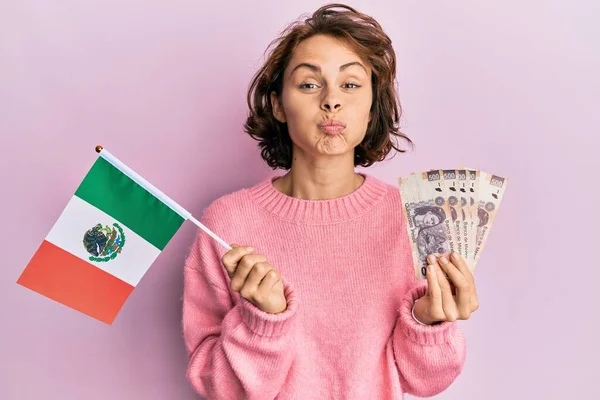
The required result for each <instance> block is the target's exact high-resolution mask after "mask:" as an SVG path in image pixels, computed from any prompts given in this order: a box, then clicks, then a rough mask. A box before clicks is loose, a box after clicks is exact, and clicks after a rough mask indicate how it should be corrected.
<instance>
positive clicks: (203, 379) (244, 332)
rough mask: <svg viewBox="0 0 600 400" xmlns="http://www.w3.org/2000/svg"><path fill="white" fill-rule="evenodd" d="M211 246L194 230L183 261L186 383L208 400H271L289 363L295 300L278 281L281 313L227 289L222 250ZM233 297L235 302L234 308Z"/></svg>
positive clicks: (210, 241)
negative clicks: (283, 302) (283, 301)
mask: <svg viewBox="0 0 600 400" xmlns="http://www.w3.org/2000/svg"><path fill="white" fill-rule="evenodd" d="M209 222H210V221H207V220H204V221H203V224H205V225H206V226H209ZM209 229H211V230H212V228H209ZM217 246H220V245H219V244H218V243H217V242H216V241H215V240H214V239H212V238H211V237H210V236H209V235H208V234H206V233H205V232H204V231H201V230H200V231H199V232H198V234H197V236H196V238H195V240H194V243H193V246H192V248H191V250H190V252H189V255H188V256H187V259H186V261H185V266H184V293H183V321H182V325H183V335H184V339H185V345H186V349H187V353H188V358H189V363H188V368H187V379H188V380H189V382H190V383H191V385H192V387H193V388H194V390H195V391H196V392H197V393H199V394H200V395H202V396H204V397H206V398H207V399H211V400H213V399H215V400H217V399H261V400H263V399H273V398H275V397H276V396H277V394H278V393H279V391H280V390H281V388H282V387H283V384H284V382H285V379H286V376H287V374H288V371H289V369H290V367H291V365H292V363H293V361H294V359H295V348H294V345H293V343H294V340H293V335H294V332H295V329H294V320H295V315H296V310H297V307H298V302H297V299H296V296H295V294H294V291H293V289H292V288H291V287H290V285H289V284H287V283H286V282H285V281H284V290H285V296H286V299H287V303H288V306H287V309H286V310H285V311H284V312H282V313H280V314H269V313H266V312H263V311H262V310H260V309H259V308H258V307H256V306H254V304H252V303H251V302H249V301H247V300H246V299H244V298H243V297H241V296H240V295H239V294H238V293H236V292H232V291H230V290H229V284H228V276H227V274H224V273H223V272H222V271H220V269H221V268H223V269H224V267H223V266H222V264H221V257H222V255H221V253H224V249H223V251H219V250H220V248H219V247H217ZM233 296H236V298H237V299H239V300H238V301H237V304H236V302H234V301H233Z"/></svg>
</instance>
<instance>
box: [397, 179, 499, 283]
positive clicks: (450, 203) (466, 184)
mask: <svg viewBox="0 0 600 400" xmlns="http://www.w3.org/2000/svg"><path fill="white" fill-rule="evenodd" d="M507 184H508V179H506V178H502V177H500V176H497V175H493V174H490V173H487V172H484V171H479V170H475V169H470V168H466V167H464V168H460V169H440V170H430V171H426V172H419V173H412V174H410V175H409V176H405V177H400V178H398V185H399V186H400V194H401V196H402V204H403V207H404V212H403V213H402V214H403V215H404V219H405V222H406V224H405V225H406V229H407V231H408V236H409V241H410V244H411V247H412V256H413V261H414V264H415V265H414V267H415V275H416V277H417V278H418V279H425V272H426V269H425V268H426V266H427V260H426V259H427V256H428V255H429V254H443V253H449V252H451V251H456V252H457V253H459V254H460V255H461V256H462V257H463V258H464V259H465V260H466V262H467V265H468V266H469V269H470V270H471V272H473V271H474V270H475V266H476V265H477V262H478V260H479V257H480V256H481V252H482V250H483V247H484V246H485V243H486V241H487V238H488V237H489V234H490V230H491V228H492V224H493V223H494V220H495V218H496V215H497V214H498V209H499V208H500V203H501V202H502V198H503V196H504V191H505V189H506V185H507Z"/></svg>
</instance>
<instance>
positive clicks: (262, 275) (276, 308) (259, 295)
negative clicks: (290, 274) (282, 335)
mask: <svg viewBox="0 0 600 400" xmlns="http://www.w3.org/2000/svg"><path fill="white" fill-rule="evenodd" d="M231 247H232V249H231V250H229V251H228V252H227V253H225V254H224V255H223V257H222V258H221V262H222V263H223V266H224V267H225V269H226V270H227V273H228V274H229V278H231V290H233V291H234V292H239V293H240V295H241V296H242V297H243V298H245V299H246V300H248V301H250V302H251V303H252V304H254V305H255V306H256V307H258V308H259V309H261V310H262V311H264V312H266V313H269V314H278V313H281V312H284V311H285V310H286V309H287V300H286V298H285V294H284V292H283V282H282V280H281V276H280V275H279V272H277V270H275V269H274V268H273V267H272V266H271V265H270V264H269V262H268V261H267V257H265V256H264V255H262V254H254V249H253V248H251V247H247V246H239V245H237V244H232V245H231Z"/></svg>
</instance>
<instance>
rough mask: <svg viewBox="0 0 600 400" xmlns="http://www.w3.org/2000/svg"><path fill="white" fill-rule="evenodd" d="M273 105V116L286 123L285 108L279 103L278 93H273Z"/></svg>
mask: <svg viewBox="0 0 600 400" xmlns="http://www.w3.org/2000/svg"><path fill="white" fill-rule="evenodd" d="M271 105H272V106H273V116H274V117H275V119H276V120H277V121H279V122H281V123H282V124H283V123H285V122H286V118H285V111H284V110H283V106H282V104H281V102H280V101H279V97H277V93H275V92H271Z"/></svg>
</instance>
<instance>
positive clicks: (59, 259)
mask: <svg viewBox="0 0 600 400" xmlns="http://www.w3.org/2000/svg"><path fill="white" fill-rule="evenodd" d="M17 283H18V284H20V285H22V286H25V287H27V288H29V289H31V290H33V291H36V292H38V293H39V294H42V295H44V296H46V297H48V298H51V299H53V300H56V301H58V302H59V303H62V304H64V305H66V306H68V307H71V308H73V309H75V310H78V311H80V312H82V313H84V314H87V315H89V316H90V317H93V318H96V319H98V320H100V321H102V322H105V323H107V324H112V322H113V321H114V319H115V317H116V316H117V314H118V313H119V310H120V309H121V307H122V306H123V304H124V303H125V301H126V300H127V298H128V297H129V295H130V294H131V292H133V289H134V287H133V286H131V285H130V284H128V283H126V282H124V281H122V280H120V279H119V278H117V277H115V276H113V275H111V274H109V273H107V272H105V271H103V270H101V269H100V268H97V267H95V266H93V265H92V264H90V263H88V262H86V261H83V260H82V259H81V258H79V257H76V256H74V255H73V254H71V253H69V252H67V251H65V250H63V249H61V248H60V247H58V246H56V245H54V244H52V243H50V242H48V241H46V240H44V241H43V242H42V244H41V245H40V247H39V249H38V250H37V251H36V253H35V254H34V255H33V257H32V259H31V261H30V262H29V264H27V267H26V268H25V270H24V271H23V273H22V274H21V276H20V277H19V279H18V280H17Z"/></svg>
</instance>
